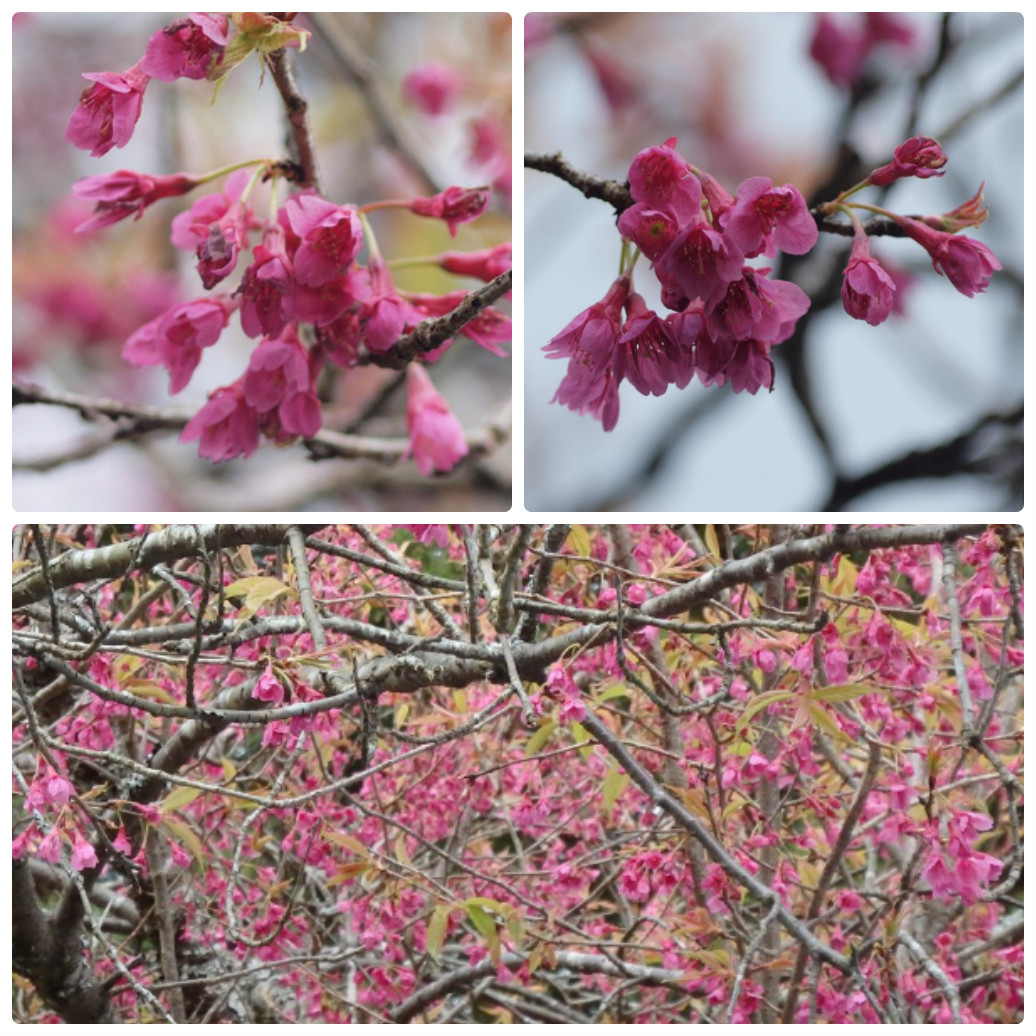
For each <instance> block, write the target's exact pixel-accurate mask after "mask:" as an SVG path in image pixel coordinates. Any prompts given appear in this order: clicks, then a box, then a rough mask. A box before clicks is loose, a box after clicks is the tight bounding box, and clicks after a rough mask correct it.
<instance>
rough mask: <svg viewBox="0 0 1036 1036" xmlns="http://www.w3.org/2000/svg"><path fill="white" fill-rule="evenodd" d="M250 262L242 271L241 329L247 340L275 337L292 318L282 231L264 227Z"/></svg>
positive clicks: (288, 265) (290, 285) (290, 280)
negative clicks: (262, 336)
mask: <svg viewBox="0 0 1036 1036" xmlns="http://www.w3.org/2000/svg"><path fill="white" fill-rule="evenodd" d="M252 255H253V262H252V264H251V265H250V266H249V267H248V269H246V270H245V275H244V277H243V278H242V280H241V287H240V288H238V290H237V294H239V295H240V296H241V327H242V328H243V329H244V332H245V334H246V335H248V337H249V338H258V337H259V336H260V335H266V336H267V337H270V338H276V336H277V335H279V334H280V333H281V331H282V330H283V328H284V325H285V324H287V323H288V321H289V320H290V319H291V317H292V313H291V293H292V291H293V289H294V280H293V278H292V273H291V261H290V260H289V259H288V256H287V253H286V252H285V244H284V231H283V230H282V229H281V228H280V227H267V228H266V230H264V231H263V243H262V244H261V245H256V247H255V250H254V251H253V253H252Z"/></svg>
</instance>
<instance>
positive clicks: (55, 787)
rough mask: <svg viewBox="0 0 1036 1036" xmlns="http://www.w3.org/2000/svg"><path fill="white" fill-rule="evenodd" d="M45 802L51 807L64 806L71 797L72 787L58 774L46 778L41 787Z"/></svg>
mask: <svg viewBox="0 0 1036 1036" xmlns="http://www.w3.org/2000/svg"><path fill="white" fill-rule="evenodd" d="M43 789H44V794H45V796H46V799H47V801H48V802H49V803H50V804H51V805H52V806H58V807H61V806H66V805H68V800H69V799H70V798H71V797H72V785H71V784H69V782H68V781H67V780H66V779H65V778H64V777H62V776H61V775H60V774H54V776H53V777H48V778H47V780H46V781H45V782H44V785H43Z"/></svg>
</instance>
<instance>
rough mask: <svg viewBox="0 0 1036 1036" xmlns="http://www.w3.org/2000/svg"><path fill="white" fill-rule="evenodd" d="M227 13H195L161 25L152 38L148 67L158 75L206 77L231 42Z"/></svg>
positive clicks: (164, 78) (169, 78) (146, 56)
mask: <svg viewBox="0 0 1036 1036" xmlns="http://www.w3.org/2000/svg"><path fill="white" fill-rule="evenodd" d="M229 25H230V23H229V21H228V20H227V16H226V15H225V14H201V13H199V14H191V15H188V16H187V17H186V18H181V19H178V20H177V21H175V22H173V23H172V24H170V25H167V26H165V27H164V28H162V29H159V30H158V32H156V33H155V34H154V35H153V36H152V37H151V39H150V40H149V41H148V45H147V51H146V52H145V54H144V60H143V61H142V62H141V64H142V66H143V69H144V71H145V72H146V73H147V74H148V75H149V76H151V77H153V78H154V79H161V80H162V81H163V82H166V83H171V82H173V80H175V79H204V78H205V77H206V76H207V75H208V73H209V70H210V68H212V66H213V63H215V64H218V63H219V60H220V58H221V57H222V55H223V48H224V47H225V46H226V45H227V30H228V28H229Z"/></svg>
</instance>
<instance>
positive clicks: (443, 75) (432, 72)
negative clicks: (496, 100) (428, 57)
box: [403, 61, 464, 115]
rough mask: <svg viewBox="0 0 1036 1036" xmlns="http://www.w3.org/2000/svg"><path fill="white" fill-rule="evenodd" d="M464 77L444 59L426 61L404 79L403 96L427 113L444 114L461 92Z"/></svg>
mask: <svg viewBox="0 0 1036 1036" xmlns="http://www.w3.org/2000/svg"><path fill="white" fill-rule="evenodd" d="M463 83H464V78H463V76H461V74H460V73H459V72H458V71H457V70H456V69H455V68H454V67H453V66H452V65H447V64H444V63H443V62H442V61H426V62H423V63H422V64H420V65H418V66H417V67H416V68H414V69H411V71H410V72H408V73H407V75H406V78H405V79H404V80H403V96H404V97H405V98H406V99H407V100H408V101H409V102H410V103H411V104H413V105H414V106H416V107H417V108H419V109H420V110H421V111H422V112H424V113H425V115H442V113H443V112H445V111H446V110H447V109H448V108H450V107H451V105H452V104H453V101H454V100H455V98H456V97H457V94H459V93H460V89H461V86H462V85H463Z"/></svg>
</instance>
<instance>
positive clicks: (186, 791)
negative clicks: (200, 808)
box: [159, 784, 201, 814]
mask: <svg viewBox="0 0 1036 1036" xmlns="http://www.w3.org/2000/svg"><path fill="white" fill-rule="evenodd" d="M200 794H201V789H200V788H188V787H185V786H184V785H182V784H181V785H180V786H179V787H177V788H174V789H173V790H172V791H171V792H170V793H169V794H168V795H166V797H165V798H164V799H163V800H162V805H161V806H159V809H161V811H162V813H163V814H167V813H175V812H176V811H177V810H178V809H183V807H184V806H188V805H190V804H191V803H192V802H193V801H194V800H195V799H196V798H197V797H198V796H199V795H200Z"/></svg>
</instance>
